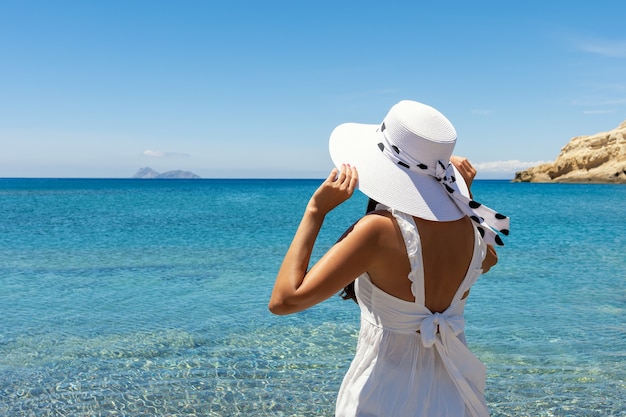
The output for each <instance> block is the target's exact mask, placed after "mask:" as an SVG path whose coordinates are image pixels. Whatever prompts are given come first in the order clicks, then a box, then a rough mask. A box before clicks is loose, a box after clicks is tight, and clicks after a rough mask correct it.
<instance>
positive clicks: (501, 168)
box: [472, 159, 550, 173]
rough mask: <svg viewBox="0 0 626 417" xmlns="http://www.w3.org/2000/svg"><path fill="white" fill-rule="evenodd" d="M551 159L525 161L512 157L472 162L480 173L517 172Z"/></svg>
mask: <svg viewBox="0 0 626 417" xmlns="http://www.w3.org/2000/svg"><path fill="white" fill-rule="evenodd" d="M547 162H550V161H535V162H523V161H518V160H517V159H511V160H508V161H492V162H476V163H474V162H472V165H474V168H476V170H477V171H478V172H479V173H486V172H515V171H520V170H524V169H526V168H530V167H534V166H537V165H541V164H545V163H547Z"/></svg>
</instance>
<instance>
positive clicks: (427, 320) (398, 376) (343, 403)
mask: <svg viewBox="0 0 626 417" xmlns="http://www.w3.org/2000/svg"><path fill="white" fill-rule="evenodd" d="M390 211H391V212H392V213H393V215H394V216H395V218H396V220H397V222H398V225H399V226H400V229H401V230H402V235H403V237H404V241H405V244H406V247H407V253H408V256H409V261H410V263H411V273H410V274H409V279H410V280H411V282H412V286H411V290H412V292H413V295H414V296H415V302H410V301H405V300H401V299H399V298H396V297H394V296H392V295H390V294H388V293H386V292H384V291H382V290H381V289H379V288H378V287H376V286H375V285H374V284H372V282H371V280H370V278H369V276H368V275H367V273H366V274H363V275H361V276H360V277H359V278H358V279H357V280H356V282H355V291H356V295H357V299H358V301H359V307H360V309H361V329H360V332H359V339H358V343H357V348H356V354H355V357H354V360H353V361H352V364H351V365H350V369H349V370H348V372H347V374H346V376H345V378H344V380H343V383H342V385H341V388H340V390H339V394H338V398H337V405H336V416H337V417H344V416H360V417H365V416H372V417H374V416H376V417H404V416H407V417H408V416H411V417H417V416H419V417H428V416H442V417H444V416H446V417H448V416H449V417H460V416H474V417H478V416H480V417H483V416H489V411H488V409H487V404H486V402H485V398H484V389H485V379H486V375H485V366H484V365H483V364H482V362H480V360H478V358H476V356H474V355H473V354H472V353H471V352H470V351H469V349H468V348H467V346H466V344H465V335H464V328H465V321H464V318H463V310H464V308H465V301H466V300H465V299H462V297H463V294H464V293H465V292H466V291H467V290H468V289H469V288H470V287H471V286H472V284H474V282H476V280H477V279H478V277H479V276H480V274H481V273H482V269H481V265H482V261H483V259H484V257H485V254H486V249H487V247H486V244H485V243H484V241H483V239H482V238H481V236H480V234H479V233H478V231H476V228H474V229H475V235H476V238H475V243H474V253H473V255H472V261H471V264H470V267H469V269H468V273H467V275H466V276H465V278H464V280H463V282H462V283H461V285H460V286H459V288H458V290H457V292H456V294H455V295H454V298H453V300H452V303H451V305H450V306H449V307H448V308H447V309H446V310H445V311H444V312H443V313H432V312H431V311H430V310H429V309H428V308H426V306H425V305H424V270H423V262H422V250H421V243H420V238H419V234H418V232H417V227H416V226H415V222H414V221H413V218H412V217H411V216H409V215H407V214H404V213H401V212H398V211H395V210H390ZM418 330H419V332H418Z"/></svg>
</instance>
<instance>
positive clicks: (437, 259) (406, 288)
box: [368, 211, 475, 312]
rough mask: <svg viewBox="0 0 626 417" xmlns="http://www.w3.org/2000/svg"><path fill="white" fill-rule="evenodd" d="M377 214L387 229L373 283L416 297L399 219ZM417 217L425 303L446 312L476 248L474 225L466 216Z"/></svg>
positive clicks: (405, 296) (408, 297) (404, 297)
mask: <svg viewBox="0 0 626 417" xmlns="http://www.w3.org/2000/svg"><path fill="white" fill-rule="evenodd" d="M375 214H376V215H379V216H380V217H379V220H377V221H378V222H381V224H380V227H382V228H383V230H384V233H383V234H381V241H380V242H379V243H380V251H379V254H378V256H377V259H376V260H375V262H374V266H373V267H372V268H371V269H370V270H369V271H368V273H369V276H370V278H371V280H372V282H373V283H374V285H376V286H377V287H379V288H380V289H381V290H383V291H385V292H386V293H388V294H390V295H393V296H394V297H396V298H400V299H402V300H405V301H415V297H414V296H413V293H412V292H411V281H409V279H408V275H409V272H410V271H411V267H410V264H409V260H408V257H407V252H406V246H405V243H404V239H403V238H402V232H401V231H400V228H399V226H398V223H397V222H396V221H395V219H394V218H393V216H392V215H391V213H389V212H382V211H380V212H376V213H375ZM414 220H415V224H416V226H417V229H418V232H419V235H420V240H421V242H422V245H421V247H422V258H423V262H424V266H423V268H424V287H425V288H424V289H425V295H426V303H425V304H426V307H427V308H428V309H429V310H430V311H432V312H443V311H445V310H446V309H447V308H448V306H449V305H450V303H451V302H452V298H453V297H454V294H455V293H456V291H457V289H458V288H459V286H460V285H461V282H462V281H463V279H464V278H465V275H466V274H467V270H468V268H469V265H470V262H471V259H472V254H473V251H474V241H475V234H474V233H475V232H474V228H473V226H472V224H471V220H470V219H468V218H467V217H464V218H462V219H459V220H456V221H451V222H433V221H428V220H424V219H421V218H416V217H414ZM466 296H467V294H465V295H464V297H466Z"/></svg>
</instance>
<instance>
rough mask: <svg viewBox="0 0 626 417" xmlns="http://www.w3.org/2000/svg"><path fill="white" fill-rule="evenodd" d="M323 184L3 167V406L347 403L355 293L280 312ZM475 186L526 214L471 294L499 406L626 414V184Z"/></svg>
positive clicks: (139, 409) (248, 411) (470, 312)
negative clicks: (96, 175)
mask: <svg viewBox="0 0 626 417" xmlns="http://www.w3.org/2000/svg"><path fill="white" fill-rule="evenodd" d="M318 184H319V181H314V180H194V181H186V180H169V181H168V180H158V181H147V180H48V179H46V180H43V179H42V180H35V179H26V180H18V179H5V180H0V415H2V416H5V415H6V416H53V415H54V416H58V415H68V416H91V415H103V416H105V415H179V416H194V415H203V416H236V415H242V416H281V415H282V416H294V415H297V416H318V415H332V413H333V409H334V401H335V396H336V392H337V390H338V387H339V384H340V383H341V379H342V377H343V374H344V373H345V371H346V370H347V367H348V364H349V361H350V360H351V358H352V355H353V352H354V347H355V342H356V335H357V331H358V308H357V307H356V305H355V304H353V303H352V302H347V301H342V300H340V299H339V297H333V298H331V299H330V300H328V301H326V302H324V303H322V304H321V305H319V306H316V307H315V308H313V309H311V310H309V311H306V312H303V313H299V314H296V315H293V316H288V317H276V316H272V315H270V314H269V313H268V311H267V307H266V306H267V301H268V298H269V294H270V291H271V287H272V284H273V280H274V274H275V272H276V270H277V269H278V266H279V264H280V261H281V259H282V256H283V254H284V252H285V250H286V248H287V246H288V244H289V242H290V239H291V237H292V235H293V232H294V231H295V227H296V226H297V223H298V221H299V216H300V214H301V212H302V210H303V208H304V205H305V204H306V200H307V198H308V196H309V195H310V193H311V192H312V191H313V190H314V189H315V188H316V187H317V185H318ZM474 192H475V194H476V196H477V199H479V200H481V201H483V202H484V203H486V204H487V205H491V206H493V207H496V208H498V209H499V210H500V211H502V212H504V213H506V214H509V215H510V216H511V217H512V234H511V236H510V237H508V238H507V239H506V243H507V246H506V247H505V248H503V249H501V250H500V251H499V254H500V262H499V264H498V265H497V267H495V268H494V269H493V270H492V271H491V272H489V273H488V274H487V275H485V276H483V277H481V279H480V280H479V282H478V283H477V284H476V285H475V286H474V288H473V290H472V295H471V296H470V299H469V301H468V305H467V308H466V319H467V330H466V333H467V338H468V343H469V345H470V348H471V349H472V351H473V352H474V353H475V354H476V355H477V356H478V357H479V358H480V359H481V360H482V361H483V362H484V363H485V364H486V365H487V369H488V381H487V400H488V403H489V406H490V409H491V411H492V415H494V416H626V401H624V398H626V395H625V393H626V382H625V379H626V365H625V363H626V361H625V359H626V358H625V357H626V324H625V320H624V317H625V313H626V285H625V284H626V256H625V255H624V254H625V253H626V212H625V211H624V210H623V207H622V204H623V202H624V201H625V198H626V187H624V186H616V185H548V184H510V183H508V182H504V181H477V182H476V184H475V186H474ZM479 197H480V198H479ZM365 204H366V200H365V198H364V196H362V195H360V194H359V195H356V196H355V197H354V198H353V199H352V200H350V201H349V202H347V203H346V204H345V205H343V206H341V207H340V208H339V209H338V210H337V211H336V212H333V213H331V215H330V217H329V218H328V221H327V222H326V224H325V226H324V228H323V229H322V233H321V236H320V241H319V244H318V246H317V247H316V249H315V253H314V257H318V256H319V255H320V254H321V253H323V251H324V250H325V249H326V248H328V247H329V246H330V245H332V243H333V242H334V241H335V239H336V238H337V237H338V236H339V235H340V234H341V232H342V231H343V229H344V228H345V227H346V226H347V225H349V224H350V223H351V222H353V221H354V220H356V219H357V218H358V217H359V216H360V215H361V213H362V212H363V211H364V208H365Z"/></svg>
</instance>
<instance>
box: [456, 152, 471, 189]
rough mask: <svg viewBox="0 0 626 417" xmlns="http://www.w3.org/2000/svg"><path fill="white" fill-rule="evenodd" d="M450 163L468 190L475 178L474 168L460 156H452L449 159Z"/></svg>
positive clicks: (467, 160)
mask: <svg viewBox="0 0 626 417" xmlns="http://www.w3.org/2000/svg"><path fill="white" fill-rule="evenodd" d="M450 163H451V164H452V165H454V166H455V167H456V169H458V170H459V173H460V174H461V176H462V177H463V179H464V180H465V184H467V188H468V189H469V188H470V187H471V186H472V181H474V177H476V168H474V166H473V165H472V164H471V163H470V161H469V159H467V158H464V157H462V156H455V155H452V156H451V157H450Z"/></svg>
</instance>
